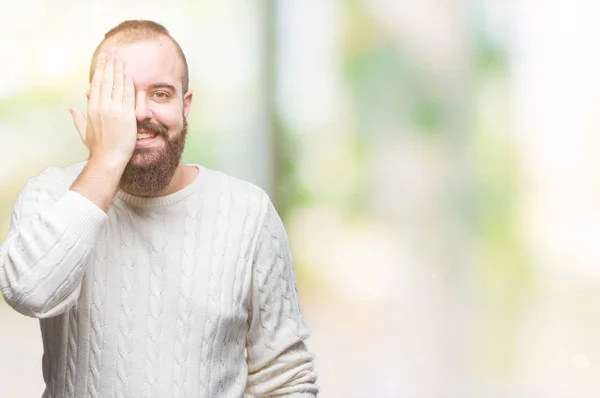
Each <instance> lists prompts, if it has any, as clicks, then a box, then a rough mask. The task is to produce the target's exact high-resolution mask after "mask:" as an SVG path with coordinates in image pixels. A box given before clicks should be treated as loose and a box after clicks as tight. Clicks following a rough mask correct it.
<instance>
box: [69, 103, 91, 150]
mask: <svg viewBox="0 0 600 398" xmlns="http://www.w3.org/2000/svg"><path fill="white" fill-rule="evenodd" d="M69 113H70V114H71V116H72V117H73V124H75V128H76V129H77V131H78V132H79V136H80V137H81V140H82V141H83V142H84V143H85V129H86V124H87V121H86V120H85V116H83V113H81V111H80V110H79V109H77V108H70V109H69Z"/></svg>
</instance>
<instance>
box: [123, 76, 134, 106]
mask: <svg viewBox="0 0 600 398" xmlns="http://www.w3.org/2000/svg"><path fill="white" fill-rule="evenodd" d="M124 74H125V76H124V79H125V80H124V87H123V108H125V109H127V110H131V111H132V112H133V110H134V108H135V87H134V86H133V79H132V77H131V75H130V74H129V73H127V72H125V73H124Z"/></svg>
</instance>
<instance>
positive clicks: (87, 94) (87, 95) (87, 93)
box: [85, 90, 90, 101]
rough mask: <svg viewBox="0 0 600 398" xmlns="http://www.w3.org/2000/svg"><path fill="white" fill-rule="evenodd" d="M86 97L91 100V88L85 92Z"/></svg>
mask: <svg viewBox="0 0 600 398" xmlns="http://www.w3.org/2000/svg"><path fill="white" fill-rule="evenodd" d="M85 98H87V100H88V101H89V100H90V90H87V91H86V92H85Z"/></svg>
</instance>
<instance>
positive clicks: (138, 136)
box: [137, 133, 156, 140]
mask: <svg viewBox="0 0 600 398" xmlns="http://www.w3.org/2000/svg"><path fill="white" fill-rule="evenodd" d="M155 136H156V135H155V134H148V133H144V134H139V133H138V135H137V139H138V140H147V139H148V138H154V137H155Z"/></svg>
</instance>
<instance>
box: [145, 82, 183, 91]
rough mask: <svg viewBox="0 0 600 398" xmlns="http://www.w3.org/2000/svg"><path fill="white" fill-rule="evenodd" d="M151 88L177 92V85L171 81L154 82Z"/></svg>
mask: <svg viewBox="0 0 600 398" xmlns="http://www.w3.org/2000/svg"><path fill="white" fill-rule="evenodd" d="M150 88H151V89H154V90H156V89H159V88H162V89H166V90H170V91H171V92H174V93H176V92H177V89H176V88H175V86H174V85H172V84H169V83H154V84H151V85H150Z"/></svg>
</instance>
